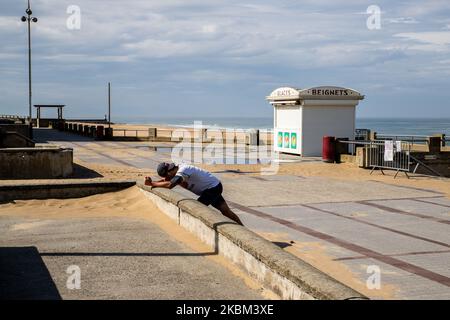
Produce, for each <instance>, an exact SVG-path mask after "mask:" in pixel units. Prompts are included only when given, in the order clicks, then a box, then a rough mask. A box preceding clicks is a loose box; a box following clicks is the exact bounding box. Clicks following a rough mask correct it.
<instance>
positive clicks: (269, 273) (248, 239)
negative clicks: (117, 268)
mask: <svg viewBox="0 0 450 320" xmlns="http://www.w3.org/2000/svg"><path fill="white" fill-rule="evenodd" d="M138 186H139V187H140V188H141V190H142V192H143V193H144V194H145V195H146V196H147V197H148V198H149V199H150V200H151V201H153V202H154V203H155V204H156V205H157V206H158V207H159V209H160V210H161V211H163V212H164V213H165V214H166V215H167V216H169V217H170V218H171V219H173V220H174V221H175V222H176V223H178V224H179V225H181V226H182V227H184V228H185V229H187V230H189V231H190V232H192V233H193V234H195V235H196V236H197V237H198V238H200V240H202V241H203V242H204V243H206V244H207V245H208V246H210V247H211V248H212V249H213V250H215V252H216V253H217V254H220V255H223V256H225V257H226V258H227V259H229V260H231V261H232V262H233V263H234V264H236V265H237V266H238V267H240V268H241V269H242V270H244V271H245V272H246V273H247V274H249V275H250V276H252V277H253V278H255V279H256V280H258V281H259V282H260V283H262V284H263V285H264V286H265V287H266V288H268V289H270V290H272V291H273V292H275V293H277V294H278V295H279V296H280V297H281V298H282V299H367V298H366V297H364V296H363V295H361V294H360V293H358V292H356V291H354V290H353V289H351V288H349V287H347V286H345V285H343V284H342V283H340V282H338V281H336V280H335V279H333V278H331V277H330V276H328V275H326V274H324V273H322V272H321V271H319V270H317V269H316V268H314V267H313V266H311V265H310V264H308V263H306V262H304V261H303V260H300V259H299V258H297V257H295V256H293V255H292V254H290V253H287V252H285V251H283V250H282V249H280V248H279V247H277V246H275V245H274V244H273V243H271V242H270V241H268V240H266V239H263V238H262V237H260V236H259V235H257V234H255V233H253V232H252V231H250V230H248V229H247V228H245V227H242V226H240V225H237V224H236V223H235V222H233V221H231V220H230V219H228V218H226V217H224V216H223V215H221V214H220V213H218V212H216V211H214V210H213V209H210V208H208V207H206V206H204V205H203V204H201V203H199V202H198V201H196V200H193V199H190V198H185V197H183V196H182V195H181V194H179V193H177V192H174V191H172V190H168V189H161V188H151V187H149V186H144V185H138Z"/></svg>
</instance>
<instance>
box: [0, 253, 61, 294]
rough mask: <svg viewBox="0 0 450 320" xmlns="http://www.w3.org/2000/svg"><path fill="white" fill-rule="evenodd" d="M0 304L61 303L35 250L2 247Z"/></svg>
mask: <svg viewBox="0 0 450 320" xmlns="http://www.w3.org/2000/svg"><path fill="white" fill-rule="evenodd" d="M0 283H1V285H0V299H1V300H31V299H32V300H60V299H61V295H60V294H59V292H58V289H57V288H56V285H55V283H54V282H53V279H52V277H51V276H50V273H49V271H48V269H47V267H46V266H45V263H44V261H43V260H42V258H41V255H40V254H39V251H38V250H37V248H36V247H0Z"/></svg>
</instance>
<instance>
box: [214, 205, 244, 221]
mask: <svg viewBox="0 0 450 320" xmlns="http://www.w3.org/2000/svg"><path fill="white" fill-rule="evenodd" d="M214 207H215V208H216V209H219V211H220V212H222V214H223V215H224V216H225V217H228V218H230V219H231V220H233V221H235V222H237V223H238V224H240V225H241V226H243V225H244V224H243V223H242V221H241V219H239V217H238V216H237V214H236V213H234V212H233V211H231V209H230V207H228V204H227V202H226V201H225V200H223V201H219V203H218V204H217V206H214Z"/></svg>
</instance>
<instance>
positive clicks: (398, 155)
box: [337, 140, 418, 178]
mask: <svg viewBox="0 0 450 320" xmlns="http://www.w3.org/2000/svg"><path fill="white" fill-rule="evenodd" d="M337 144H338V145H337V150H338V152H339V153H341V154H351V155H354V154H355V153H356V148H358V147H360V148H364V153H365V164H364V166H365V167H368V168H372V171H371V172H370V174H372V173H373V171H374V170H375V169H380V171H381V173H382V174H384V172H383V170H395V171H396V173H395V176H394V178H396V177H397V175H398V173H399V172H404V173H405V174H406V176H407V177H408V178H409V176H408V172H411V165H412V164H413V160H414V159H412V158H411V148H412V143H411V142H409V141H401V140H397V141H391V140H375V141H357V140H350V141H349V140H338V141H337ZM339 145H340V146H339ZM345 145H346V147H343V146H345ZM388 146H389V147H390V148H388V150H386V147H388ZM344 148H345V149H346V150H344ZM415 162H417V161H415ZM417 166H418V164H417V165H416V168H414V172H415V170H416V169H417Z"/></svg>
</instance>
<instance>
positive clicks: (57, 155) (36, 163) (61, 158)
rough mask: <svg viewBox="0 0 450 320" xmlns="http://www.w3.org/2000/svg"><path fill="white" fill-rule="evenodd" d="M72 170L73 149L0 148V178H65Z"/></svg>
mask: <svg viewBox="0 0 450 320" xmlns="http://www.w3.org/2000/svg"><path fill="white" fill-rule="evenodd" d="M72 172H73V150H72V149H69V148H59V147H58V148H9V149H0V178H2V179H52V178H65V177H68V176H70V175H71V174H72Z"/></svg>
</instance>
